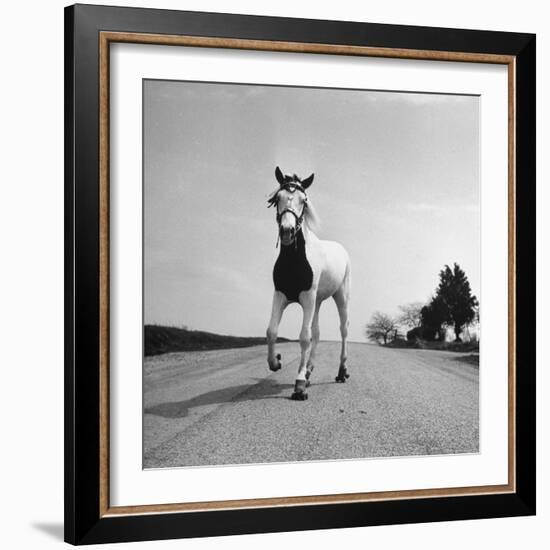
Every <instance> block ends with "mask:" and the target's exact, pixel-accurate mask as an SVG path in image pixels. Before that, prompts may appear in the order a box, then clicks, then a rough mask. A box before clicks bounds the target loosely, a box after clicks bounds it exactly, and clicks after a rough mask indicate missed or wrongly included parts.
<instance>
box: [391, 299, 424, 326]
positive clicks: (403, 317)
mask: <svg viewBox="0 0 550 550" xmlns="http://www.w3.org/2000/svg"><path fill="white" fill-rule="evenodd" d="M423 306H424V304H423V303H422V302H411V303H410V304H405V305H404V306H399V309H400V311H401V314H400V315H399V317H398V318H397V322H398V323H399V324H400V325H405V326H406V327H408V328H410V329H413V328H417V327H419V326H420V322H421V320H422V314H421V311H422V307H423Z"/></svg>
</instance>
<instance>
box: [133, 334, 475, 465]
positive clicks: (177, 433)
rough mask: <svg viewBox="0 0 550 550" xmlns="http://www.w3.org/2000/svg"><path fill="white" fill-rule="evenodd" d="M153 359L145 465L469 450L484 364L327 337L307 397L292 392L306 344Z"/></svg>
mask: <svg viewBox="0 0 550 550" xmlns="http://www.w3.org/2000/svg"><path fill="white" fill-rule="evenodd" d="M278 351H280V352H281V353H282V356H283V368H282V370H280V371H279V372H277V373H271V372H270V371H268V369H267V363H266V360H265V354H266V349H265V346H257V347H252V348H243V349H233V350H219V351H205V352H190V353H171V354H165V355H162V356H157V357H152V358H149V357H148V358H146V361H145V372H144V409H145V410H144V449H143V452H144V467H145V468H163V467H174V466H197V465H214V464H244V463H261V462H288V461H298V460H323V459H341V458H366V457H389V456H409V455H427V454H448V453H472V452H477V451H478V449H479V435H478V434H479V432H478V419H479V371H478V368H477V366H473V365H471V364H468V363H467V362H465V361H464V360H462V356H461V355H460V354H456V353H451V352H439V351H424V350H405V349H388V348H382V347H379V346H374V345H369V344H359V343H357V344H353V343H352V344H350V346H349V358H348V364H349V372H350V373H351V378H350V379H349V380H348V381H347V383H346V384H336V383H335V382H334V377H335V376H336V374H337V371H338V354H339V344H338V343H336V342H321V343H320V344H319V351H318V361H317V365H316V368H315V371H314V373H313V376H312V385H311V387H310V388H309V389H308V393H309V399H308V400H307V401H292V400H290V399H289V398H290V394H291V393H292V390H293V386H294V378H295V375H296V369H297V360H298V353H299V345H298V344H297V343H287V344H280V345H279V346H278Z"/></svg>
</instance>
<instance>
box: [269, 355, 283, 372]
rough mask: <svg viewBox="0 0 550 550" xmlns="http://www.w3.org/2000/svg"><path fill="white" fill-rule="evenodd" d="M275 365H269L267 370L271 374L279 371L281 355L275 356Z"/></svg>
mask: <svg viewBox="0 0 550 550" xmlns="http://www.w3.org/2000/svg"><path fill="white" fill-rule="evenodd" d="M276 359H277V364H276V365H274V366H273V365H269V370H270V371H273V372H277V371H278V370H281V354H280V353H278V354H277V357H276Z"/></svg>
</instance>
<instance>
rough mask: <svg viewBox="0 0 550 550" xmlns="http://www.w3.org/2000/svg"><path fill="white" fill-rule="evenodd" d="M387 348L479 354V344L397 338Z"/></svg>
mask: <svg viewBox="0 0 550 550" xmlns="http://www.w3.org/2000/svg"><path fill="white" fill-rule="evenodd" d="M386 347H388V348H409V349H427V350H438V351H454V352H457V353H471V352H475V353H479V342H428V341H427V340H420V339H416V340H412V341H409V340H405V339H402V338H397V339H395V340H393V341H392V342H390V343H388V344H386Z"/></svg>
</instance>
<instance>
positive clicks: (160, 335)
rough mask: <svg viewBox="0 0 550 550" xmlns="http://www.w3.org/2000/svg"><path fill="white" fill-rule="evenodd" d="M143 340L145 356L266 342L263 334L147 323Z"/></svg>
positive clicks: (241, 346) (282, 340)
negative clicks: (207, 330) (222, 332)
mask: <svg viewBox="0 0 550 550" xmlns="http://www.w3.org/2000/svg"><path fill="white" fill-rule="evenodd" d="M143 341H144V353H145V356H150V355H160V354H162V353H172V352H177V351H180V352H181V351H199V350H213V349H231V348H246V347H250V346H258V345H262V344H266V338H265V337H261V336H258V337H255V336H227V335H224V334H215V333H212V332H203V331H200V330H188V329H184V328H176V327H165V326H161V325H145V327H144V330H143ZM278 341H279V342H289V341H290V340H287V339H286V338H278Z"/></svg>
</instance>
